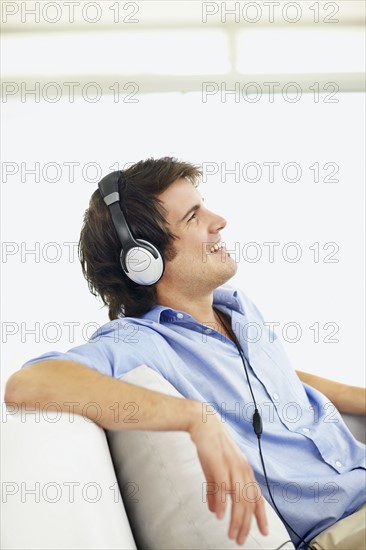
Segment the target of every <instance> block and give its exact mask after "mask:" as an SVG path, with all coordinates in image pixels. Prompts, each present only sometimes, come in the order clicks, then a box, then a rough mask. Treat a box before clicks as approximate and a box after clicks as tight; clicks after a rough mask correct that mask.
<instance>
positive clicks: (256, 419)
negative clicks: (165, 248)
mask: <svg viewBox="0 0 366 550" xmlns="http://www.w3.org/2000/svg"><path fill="white" fill-rule="evenodd" d="M214 312H215V313H216V314H217V315H218V317H219V319H220V321H221V323H222V324H223V326H224V328H225V329H226V331H227V332H228V333H229V334H230V335H231V337H232V339H233V342H234V344H235V345H236V347H237V349H238V351H239V354H240V357H241V360H242V363H243V366H244V371H245V375H246V379H247V381H248V386H249V390H250V393H251V396H252V398H253V403H254V414H253V419H252V425H253V429H254V433H255V434H256V436H257V441H258V449H259V456H260V459H261V463H262V469H263V473H264V479H265V482H266V486H267V489H268V493H269V496H270V498H271V501H272V504H273V507H274V509H275V510H276V512H277V515H278V516H279V518H280V519H281V520H282V522H283V523H284V524H285V525H286V527H287V528H288V529H290V530H291V531H292V532H293V533H294V534H295V535H296V536H297V537H298V538H299V539H300V540H301V542H303V543H304V544H305V546H306V548H309V549H310V550H311V546H309V545H308V543H307V542H306V540H305V539H303V538H302V537H301V536H300V535H299V534H298V533H297V532H296V531H295V529H293V527H291V525H290V524H289V523H288V522H287V521H286V519H285V518H284V517H283V515H282V514H281V512H280V511H279V509H278V508H277V504H276V503H275V501H274V498H273V495H272V491H271V488H270V485H269V482H268V477H267V471H266V467H265V464H264V459H263V454H262V446H261V440H260V439H261V435H262V432H263V422H262V417H261V415H260V413H259V411H258V406H257V402H256V400H255V397H254V393H253V390H252V385H251V383H250V380H249V374H248V369H247V366H246V359H245V356H244V353H243V350H242V348H241V346H240V343H239V342H238V339H237V337H236V334H235V333H234V331H233V330H232V328H231V327H228V325H227V324H226V321H225V320H224V319H223V318H222V317H221V315H220V313H219V311H218V310H217V309H214ZM281 546H283V545H281Z"/></svg>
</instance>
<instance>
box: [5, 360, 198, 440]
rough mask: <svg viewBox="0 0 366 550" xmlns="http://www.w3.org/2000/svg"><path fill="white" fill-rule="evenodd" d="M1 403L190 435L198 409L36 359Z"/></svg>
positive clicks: (83, 369) (76, 367) (79, 368)
mask: <svg viewBox="0 0 366 550" xmlns="http://www.w3.org/2000/svg"><path fill="white" fill-rule="evenodd" d="M5 402H6V403H9V404H10V403H15V404H17V405H18V406H26V407H39V408H40V409H41V410H42V409H43V408H44V407H45V406H46V405H47V407H48V410H52V405H51V403H55V409H58V410H62V411H64V412H68V413H70V414H80V415H83V416H86V417H88V418H90V420H93V421H94V422H96V423H97V424H98V425H99V426H101V427H102V428H105V429H109V430H132V429H133V430H162V431H190V430H191V427H192V424H193V423H195V422H196V421H197V420H198V419H199V418H200V411H201V405H200V403H199V402H198V401H194V400H192V399H182V398H177V397H172V396H168V395H165V394H162V393H159V392H155V391H152V390H147V389H145V388H142V387H139V386H135V385H132V384H128V383H126V382H122V381H120V380H116V379H114V378H111V377H110V376H106V375H103V374H100V373H99V372H97V371H95V370H93V369H91V368H89V367H87V366H85V365H82V364H80V363H76V362H72V361H62V360H50V361H41V362H39V363H35V364H33V365H30V366H29V367H25V368H24V369H22V370H20V371H18V372H16V373H15V374H13V375H12V376H11V377H10V378H9V380H8V383H7V386H6V391H5Z"/></svg>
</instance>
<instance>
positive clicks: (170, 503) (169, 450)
mask: <svg viewBox="0 0 366 550" xmlns="http://www.w3.org/2000/svg"><path fill="white" fill-rule="evenodd" d="M124 379H125V380H126V381H128V382H132V383H136V384H138V385H143V386H145V387H149V388H151V389H155V390H158V391H161V392H164V393H171V394H172V395H177V392H176V391H175V390H174V388H172V387H171V386H170V384H169V383H168V382H166V381H165V380H164V379H162V378H161V377H159V376H158V375H157V374H156V373H155V372H154V371H151V369H148V368H147V367H145V366H141V367H139V368H138V369H135V371H133V372H132V373H129V374H128V375H126V377H124ZM178 395H179V394H178ZM2 411H3V414H2V424H1V429H2V438H1V440H2V448H1V453H2V455H1V461H2V463H1V466H2V467H1V472H2V514H1V521H2V524H1V537H2V541H1V548H2V549H3V550H11V549H12V550H28V549H29V550H31V549H34V550H42V549H49V550H56V549H57V550H61V549H62V550H64V549H65V550H66V549H70V550H71V549H72V550H75V549H85V550H86V549H100V550H102V549H103V550H105V549H108V550H112V549H136V548H138V549H139V550H142V549H145V548H152V549H153V548H155V549H159V550H160V548H167V549H168V548H170V549H173V548H187V549H188V548H189V549H193V548H200V549H206V548H217V549H218V548H220V549H228V548H247V549H249V548H250V549H252V548H258V549H259V548H267V549H271V548H272V549H275V548H277V547H279V546H280V545H281V544H283V543H285V542H286V540H288V539H289V537H288V534H287V532H286V530H285V529H284V527H283V526H282V524H281V522H280V521H279V520H278V518H277V516H276V515H275V514H274V512H273V511H272V509H271V508H270V507H269V506H268V507H267V512H268V514H269V527H270V535H269V536H268V537H262V536H261V535H260V534H259V532H258V530H257V528H256V526H255V525H254V524H253V527H252V530H251V533H250V536H249V537H248V539H247V542H246V544H245V546H244V547H239V546H238V545H237V544H236V542H235V541H232V540H231V539H229V538H228V537H227V531H228V525H229V514H228V513H226V516H225V518H224V520H222V521H221V522H220V521H219V520H217V519H216V517H215V516H214V514H212V513H211V512H209V511H208V507H207V503H204V502H203V499H202V491H201V490H200V484H202V480H204V478H203V473H202V471H201V468H200V464H199V461H198V458H197V456H196V453H195V447H194V445H193V443H191V441H190V438H189V436H188V434H186V433H183V432H141V431H129V432H110V433H106V432H105V431H104V430H103V429H101V428H100V427H98V426H97V425H96V424H95V423H93V422H91V421H89V420H88V419H86V418H84V417H81V416H78V415H71V414H68V413H61V412H55V411H53V412H51V410H50V408H49V409H48V410H47V409H43V410H42V411H40V410H38V411H37V410H36V411H35V412H30V411H28V412H26V413H21V412H20V411H19V410H18V411H17V410H16V407H12V406H8V408H7V409H6V408H5V406H3V409H2ZM346 420H347V422H349V423H350V424H349V425H350V428H351V429H352V430H353V431H354V433H356V436H357V438H358V439H361V440H363V441H365V432H364V429H365V428H364V427H365V425H364V419H361V418H348V419H346ZM121 436H122V439H120V437H121ZM121 449H122V452H119V450H121ZM111 452H112V455H113V461H112V457H111ZM117 478H118V479H119V485H120V488H119V485H118V482H117ZM187 485H189V486H190V487H189V489H187ZM120 489H121V490H120ZM187 491H188V492H187ZM121 492H122V494H123V498H124V501H125V504H124V503H123V501H122V496H121ZM126 511H127V512H128V515H127V513H126ZM131 526H132V527H131ZM282 548H288V549H289V548H293V545H292V544H291V543H287V544H285V545H284V546H283V547H282Z"/></svg>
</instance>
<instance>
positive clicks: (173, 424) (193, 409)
mask: <svg viewBox="0 0 366 550" xmlns="http://www.w3.org/2000/svg"><path fill="white" fill-rule="evenodd" d="M5 402H6V403H8V404H14V403H15V404H18V405H19V406H27V407H30V406H31V407H39V408H40V409H42V408H43V407H44V406H45V405H46V404H50V403H52V402H54V403H56V404H57V406H58V407H60V408H61V410H63V411H65V412H69V411H70V409H71V410H73V411H74V412H75V413H76V414H80V415H82V414H84V415H85V416H87V417H88V418H90V419H91V420H93V421H95V422H96V423H97V424H98V425H99V426H101V427H102V428H105V429H108V430H152V431H154V430H158V431H187V432H188V433H189V434H190V436H191V439H192V441H193V442H194V444H195V445H196V447H197V452H198V457H199V460H200V462H201V466H202V469H203V472H204V475H205V477H206V479H207V482H208V485H207V486H208V487H209V486H210V485H209V484H210V483H215V484H216V483H217V486H218V487H224V488H225V495H226V492H227V491H229V492H230V491H231V494H232V495H234V496H233V498H232V509H231V522H230V529H229V536H230V537H231V538H235V539H236V541H237V543H238V544H242V543H243V541H244V540H245V538H246V536H247V535H248V533H249V530H250V524H251V521H252V518H253V515H254V516H255V517H256V520H257V524H258V527H259V529H260V531H261V533H262V534H264V535H266V534H267V527H266V524H267V521H266V514H265V510H264V502H263V497H261V498H260V499H259V500H257V501H253V500H250V501H248V500H245V499H244V498H243V496H242V495H243V494H244V491H240V499H238V502H237V501H236V499H237V492H236V487H237V485H236V484H237V483H239V484H240V485H239V486H240V487H244V486H247V485H246V484H248V483H250V484H252V485H253V484H254V483H256V480H255V478H254V473H253V471H252V468H251V467H250V465H249V464H248V462H247V461H246V459H245V457H244V455H243V453H242V452H241V450H240V449H239V447H238V446H237V445H236V443H235V442H234V441H233V439H232V438H231V436H230V435H229V433H228V431H227V430H226V428H225V427H224V426H223V424H222V423H221V422H220V420H219V419H218V418H217V416H216V415H206V416H205V421H203V416H202V404H201V403H200V402H199V401H195V400H193V399H182V398H179V397H173V396H169V395H165V394H162V393H159V392H156V391H152V390H147V389H145V388H141V387H139V386H135V385H133V384H129V383H127V382H122V381H121V380H116V379H114V378H111V377H110V376H106V375H103V374H100V373H99V372H97V371H95V370H93V369H91V368H89V367H87V366H85V365H82V364H80V363H77V362H73V361H63V360H45V361H41V362H39V363H34V364H33V365H30V366H28V367H25V368H23V369H21V370H20V371H18V372H16V373H15V374H13V375H12V376H11V377H10V378H9V380H8V382H7V386H6V391H5ZM88 403H97V405H98V409H99V413H100V412H101V415H100V414H98V417H97V416H96V414H95V413H96V409H95V407H86V405H87V404H88ZM116 405H117V406H116ZM131 409H132V415H131ZM58 410H60V409H58ZM116 412H117V413H118V414H116ZM131 420H134V422H131ZM222 484H224V485H222ZM242 484H243V485H242ZM215 486H216V485H215ZM229 494H230V493H229ZM221 496H222V495H221V494H220V491H217V493H215V494H212V493H211V492H210V493H209V494H208V495H207V497H208V507H209V509H210V511H211V512H215V513H216V515H217V517H221V515H223V514H224V512H225V508H226V497H225V498H224V499H222V498H221Z"/></svg>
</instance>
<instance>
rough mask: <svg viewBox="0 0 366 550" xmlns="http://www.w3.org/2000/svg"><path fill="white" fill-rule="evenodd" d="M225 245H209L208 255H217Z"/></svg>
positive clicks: (219, 243) (220, 243)
mask: <svg viewBox="0 0 366 550" xmlns="http://www.w3.org/2000/svg"><path fill="white" fill-rule="evenodd" d="M223 246H224V245H223V243H222V242H221V241H220V242H218V243H215V244H213V245H210V246H209V245H207V253H208V254H216V253H217V252H219V251H220V250H221V249H222V247H223Z"/></svg>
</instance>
